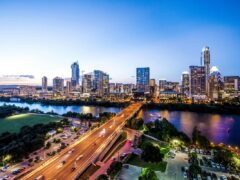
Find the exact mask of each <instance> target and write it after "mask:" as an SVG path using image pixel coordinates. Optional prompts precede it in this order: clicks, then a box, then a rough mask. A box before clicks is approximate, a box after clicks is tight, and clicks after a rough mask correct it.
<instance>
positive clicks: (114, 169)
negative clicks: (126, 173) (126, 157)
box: [107, 161, 122, 177]
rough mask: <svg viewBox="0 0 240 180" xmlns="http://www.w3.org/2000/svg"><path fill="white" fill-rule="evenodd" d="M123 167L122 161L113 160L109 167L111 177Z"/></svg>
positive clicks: (108, 171) (108, 172)
mask: <svg viewBox="0 0 240 180" xmlns="http://www.w3.org/2000/svg"><path fill="white" fill-rule="evenodd" d="M121 169H122V163H121V162H119V161H113V162H112V164H111V165H110V167H109V168H108V169H107V174H108V175H109V176H111V177H113V176H115V175H116V174H117V173H118V172H119V171H120V170H121Z"/></svg>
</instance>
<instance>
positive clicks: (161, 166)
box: [127, 155, 167, 172]
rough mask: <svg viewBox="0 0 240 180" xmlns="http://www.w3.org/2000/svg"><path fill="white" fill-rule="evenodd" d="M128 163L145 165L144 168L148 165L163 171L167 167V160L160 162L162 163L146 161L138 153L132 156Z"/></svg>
mask: <svg viewBox="0 0 240 180" xmlns="http://www.w3.org/2000/svg"><path fill="white" fill-rule="evenodd" d="M127 163H128V164H131V165H134V166H139V167H143V168H147V167H148V168H151V169H152V170H154V171H161V172H165V170H166V167H167V162H165V161H163V162H160V163H150V162H145V161H143V160H142V159H140V157H138V156H136V155H132V157H131V158H130V159H129V161H128V162H127Z"/></svg>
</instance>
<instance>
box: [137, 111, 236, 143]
mask: <svg viewBox="0 0 240 180" xmlns="http://www.w3.org/2000/svg"><path fill="white" fill-rule="evenodd" d="M139 116H140V117H142V118H143V119H144V121H145V122H148V121H154V120H156V119H157V118H159V117H161V118H163V117H164V118H166V119H168V120H169V121H170V122H171V123H172V124H174V126H175V127H176V128H177V129H178V130H179V131H183V132H185V133H186V134H187V135H188V136H189V137H191V134H192V130H193V128H194V126H197V127H198V129H199V130H201V132H202V134H203V135H205V136H206V137H208V138H209V140H210V141H212V142H214V143H224V144H228V145H234V146H235V145H236V146H240V116H239V115H222V114H221V115H219V114H206V113H196V112H185V111H167V110H164V111H163V110H158V109H145V110H142V111H141V112H140V113H139Z"/></svg>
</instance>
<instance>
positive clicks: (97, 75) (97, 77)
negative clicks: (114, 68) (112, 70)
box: [93, 70, 109, 96]
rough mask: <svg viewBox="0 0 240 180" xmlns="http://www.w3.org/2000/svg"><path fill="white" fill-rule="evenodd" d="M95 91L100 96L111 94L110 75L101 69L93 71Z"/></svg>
mask: <svg viewBox="0 0 240 180" xmlns="http://www.w3.org/2000/svg"><path fill="white" fill-rule="evenodd" d="M93 74H94V75H93V76H94V77H93V91H94V92H95V93H96V94H97V95H98V96H104V95H108V94H109V75H108V74H106V73H104V72H102V71H100V70H94V72H93Z"/></svg>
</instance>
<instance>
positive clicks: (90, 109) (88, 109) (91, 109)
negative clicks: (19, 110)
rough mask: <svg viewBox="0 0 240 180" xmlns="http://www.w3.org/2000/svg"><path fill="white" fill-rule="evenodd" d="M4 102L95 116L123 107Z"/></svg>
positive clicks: (47, 110) (59, 112)
mask: <svg viewBox="0 0 240 180" xmlns="http://www.w3.org/2000/svg"><path fill="white" fill-rule="evenodd" d="M3 104H6V105H16V106H19V107H28V108H29V109H30V110H33V109H38V110H40V111H43V112H44V113H47V112H50V111H53V112H55V113H57V114H60V115H62V114H64V113H67V112H68V111H72V112H77V113H84V114H86V113H92V114H93V115H94V116H97V115H98V114H99V113H102V112H113V113H118V112H120V111H121V108H119V107H102V106H53V105H42V104H40V103H33V104H28V103H23V102H1V101H0V106H2V105H3Z"/></svg>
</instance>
